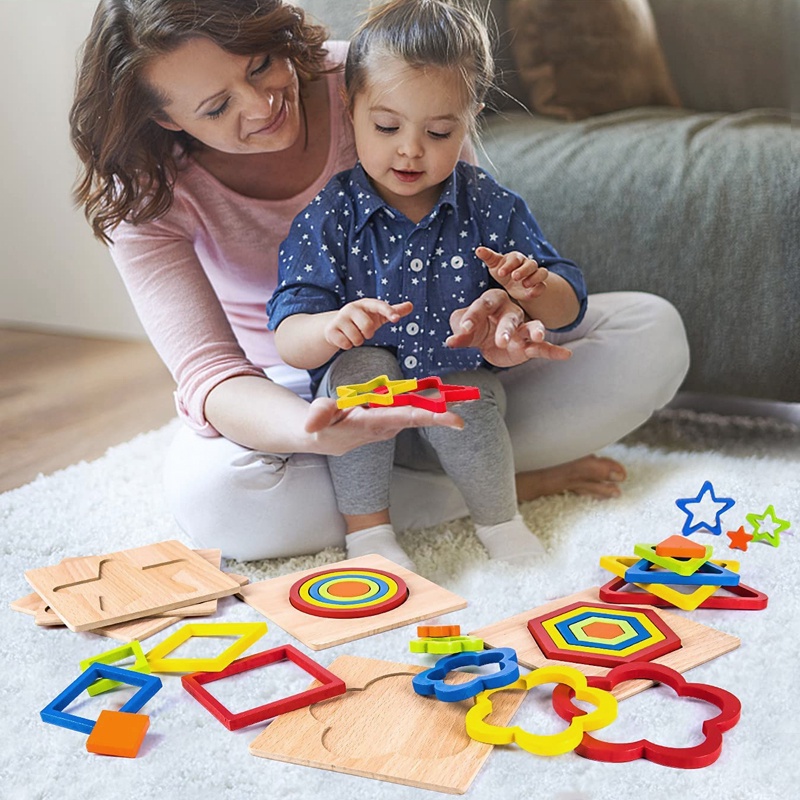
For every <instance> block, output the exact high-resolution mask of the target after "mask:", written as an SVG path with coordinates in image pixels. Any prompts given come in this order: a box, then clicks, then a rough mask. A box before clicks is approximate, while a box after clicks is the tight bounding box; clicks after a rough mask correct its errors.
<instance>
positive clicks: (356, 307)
mask: <svg viewBox="0 0 800 800" xmlns="http://www.w3.org/2000/svg"><path fill="white" fill-rule="evenodd" d="M413 308H414V306H413V304H411V303H409V302H405V303H397V304H396V305H391V304H390V303H387V302H386V301H385V300H378V299H376V298H374V297H364V298H363V299H361V300H354V301H353V302H352V303H347V304H346V305H344V306H342V308H340V309H339V311H338V312H337V313H336V315H335V316H334V317H333V319H331V321H330V322H329V323H328V324H327V325H326V326H325V341H326V342H328V344H330V345H333V346H334V347H336V348H338V349H339V350H350V349H351V348H353V347H360V346H361V345H362V344H364V342H366V341H367V339H371V338H372V337H373V336H374V335H375V332H376V331H377V330H378V328H380V327H381V325H384V324H385V323H387V322H397V320H399V319H400V318H401V317H404V316H405V315H406V314H409V313H411V311H412V309H413Z"/></svg>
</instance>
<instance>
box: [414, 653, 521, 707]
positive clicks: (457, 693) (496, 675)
mask: <svg viewBox="0 0 800 800" xmlns="http://www.w3.org/2000/svg"><path fill="white" fill-rule="evenodd" d="M486 664H499V665H500V669H499V670H498V671H497V672H492V673H490V674H489V675H476V676H475V678H473V679H472V680H471V681H467V682H466V683H456V684H449V683H445V682H444V680H445V678H446V677H447V673H448V672H451V671H452V670H454V669H458V668H459V667H482V666H484V665H486ZM518 679H519V664H518V663H517V653H516V651H514V650H512V649H511V648H510V647H496V648H494V649H493V650H480V651H477V652H476V651H470V652H463V653H453V654H452V655H449V656H445V657H444V658H440V659H439V660H438V661H437V662H436V663H435V664H434V665H433V666H432V667H431V668H430V669H426V670H425V671H424V672H420V673H419V675H415V676H414V678H413V680H412V681H411V685H412V686H413V687H414V691H415V692H416V693H417V694H421V695H422V696H423V697H429V696H430V695H436V698H437V699H438V700H443V701H444V702H445V703H458V702H460V701H461V700H469V698H470V697H475V695H477V694H479V693H480V692H482V691H484V690H485V689H501V688H502V687H503V686H508V685H509V684H510V683H514V681H516V680H518Z"/></svg>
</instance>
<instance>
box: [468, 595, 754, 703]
mask: <svg viewBox="0 0 800 800" xmlns="http://www.w3.org/2000/svg"><path fill="white" fill-rule="evenodd" d="M579 602H582V603H597V602H599V588H598V587H597V586H594V587H592V588H591V589H584V590H583V591H582V592H577V593H576V594H573V595H570V596H569V597H562V598H559V599H557V600H551V601H550V602H548V603H545V604H544V605H541V606H539V607H538V608H533V609H530V610H529V611H523V612H522V613H521V614H516V615H515V616H513V617H509V618H508V619H505V620H502V621H501V622H497V623H494V624H493V625H489V626H487V627H485V628H481V629H480V630H477V631H472V632H471V634H470V635H472V636H480V637H481V638H482V639H483V640H484V643H485V645H486V647H511V648H513V649H514V650H516V651H517V659H518V661H519V663H520V664H523V665H524V666H526V667H528V668H530V669H537V668H538V667H545V666H551V665H553V664H560V665H565V666H572V667H575V668H576V669H579V670H580V671H581V672H583V673H584V674H585V675H589V676H591V675H606V674H607V673H608V671H609V669H608V668H607V667H600V666H595V665H592V664H578V663H575V662H567V661H557V660H555V659H553V660H550V659H548V658H547V657H545V655H544V654H543V653H542V651H541V649H540V648H539V646H538V645H537V644H536V641H535V640H534V638H533V636H532V635H531V633H530V631H529V630H528V620H530V619H533V618H536V617H541V616H543V615H545V614H550V613H552V612H555V611H557V610H558V609H560V608H565V607H567V606H570V605H572V604H574V603H579ZM625 608H626V609H628V610H630V609H631V608H633V606H625ZM650 610H651V612H655V613H656V614H658V616H659V617H661V618H662V619H663V620H664V622H666V624H667V625H668V626H669V627H670V628H671V629H672V630H673V631H674V632H675V634H676V635H677V636H678V637H679V638H680V640H681V647H680V649H678V650H674V651H673V652H671V653H667V654H666V655H663V656H659V657H657V658H654V659H653V662H652V663H654V664H663V665H664V666H667V667H672V669H674V670H677V671H678V672H685V671H686V670H687V669H691V668H692V667H696V666H698V665H700V664H705V663H706V661H711V660H712V659H714V658H716V657H717V656H721V655H724V654H725V653H729V652H730V651H731V650H735V649H736V648H737V647H738V646H739V644H740V641H739V639H737V638H736V637H735V636H731V635H730V634H727V633H723V632H722V631H718V630H716V629H715V628H710V627H708V625H702V624H701V623H699V622H695V621H694V620H692V619H688V618H687V617H682V616H679V615H678V614H672V613H670V612H669V611H662V610H661V609H653V608H651V609H650ZM652 685H653V681H652V680H635V681H627V682H626V683H624V684H621V685H620V686H618V687H615V689H614V691H613V694H614V696H615V697H616V698H617V699H618V700H623V699H624V698H626V697H630V696H631V695H633V694H636V693H637V692H641V691H642V690H644V689H647V688H648V687H649V686H652Z"/></svg>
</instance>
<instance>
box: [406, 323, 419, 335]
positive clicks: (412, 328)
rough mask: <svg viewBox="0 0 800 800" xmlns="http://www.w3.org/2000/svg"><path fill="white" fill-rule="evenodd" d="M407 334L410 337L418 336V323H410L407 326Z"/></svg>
mask: <svg viewBox="0 0 800 800" xmlns="http://www.w3.org/2000/svg"><path fill="white" fill-rule="evenodd" d="M406 333H407V334H408V335H409V336H416V335H417V334H418V333H419V325H417V323H416V322H409V323H408V325H406Z"/></svg>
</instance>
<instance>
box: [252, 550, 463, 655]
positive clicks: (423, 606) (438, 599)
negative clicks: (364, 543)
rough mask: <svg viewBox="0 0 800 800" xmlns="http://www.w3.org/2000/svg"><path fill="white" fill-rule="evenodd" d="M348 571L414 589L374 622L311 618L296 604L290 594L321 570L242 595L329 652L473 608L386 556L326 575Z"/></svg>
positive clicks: (332, 568) (340, 565)
mask: <svg viewBox="0 0 800 800" xmlns="http://www.w3.org/2000/svg"><path fill="white" fill-rule="evenodd" d="M348 569H363V570H369V569H375V570H381V571H383V572H388V573H391V574H394V575H396V576H397V577H399V578H402V579H403V581H405V583H406V585H407V586H408V597H407V598H406V600H405V602H404V603H402V604H401V605H399V606H397V607H396V608H392V609H390V610H388V611H385V612H383V613H381V614H375V615H372V616H365V617H351V618H347V619H333V618H330V617H318V616H313V615H312V614H307V613H305V612H304V611H301V610H299V609H297V608H295V607H294V606H293V605H292V604H291V602H290V599H289V594H290V592H291V589H292V587H293V586H294V585H295V584H296V583H297V582H298V581H301V580H302V579H303V578H306V577H309V576H311V575H314V574H315V573H319V572H320V571H321V570H320V568H319V567H314V568H313V569H307V570H303V571H302V572H294V573H292V574H291V575H282V576H281V577H279V578H271V579H270V580H266V581H260V582H258V583H251V584H250V585H249V586H245V587H243V588H242V589H241V590H240V591H239V592H238V593H237V594H238V595H239V596H240V597H241V598H242V599H243V600H244V601H245V602H246V603H247V604H248V605H251V606H252V607H253V608H255V609H256V611H258V612H260V613H261V614H263V615H264V616H265V617H266V618H267V619H270V620H272V622H274V623H275V624H276V625H279V626H280V627H281V628H283V629H284V630H285V631H286V632H287V633H289V634H291V635H292V636H294V637H295V638H296V639H299V640H300V641H301V642H302V643H303V644H304V645H306V646H307V647H310V648H311V649H312V650H323V649H325V648H326V647H333V646H334V645H337V644H344V643H345V642H352V641H354V640H355V639H362V638H363V637H365V636H372V635H373V634H376V633H382V632H383V631H388V630H391V629H392V628H399V627H401V626H403V625H410V624H412V623H413V622H419V621H420V620H424V619H429V618H430V617H435V616H438V615H440V614H447V613H448V612H450V611H458V610H459V609H460V608H465V607H466V605H467V601H466V600H464V598H462V597H459V596H458V595H457V594H453V593H452V592H450V591H448V590H447V589H444V588H442V587H441V586H437V585H436V584H435V583H433V582H432V581H429V580H427V579H425V578H423V577H421V576H420V575H417V574H416V573H414V572H411V571H410V570H407V569H405V568H404V567H401V566H400V565H399V564H395V563H394V562H392V561H389V559H387V558H383V556H378V555H368V556H360V557H359V558H350V559H348V560H346V561H339V562H337V563H336V564H329V565H328V566H327V567H326V568H325V571H326V572H331V573H333V572H336V571H337V570H348Z"/></svg>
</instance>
